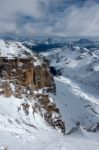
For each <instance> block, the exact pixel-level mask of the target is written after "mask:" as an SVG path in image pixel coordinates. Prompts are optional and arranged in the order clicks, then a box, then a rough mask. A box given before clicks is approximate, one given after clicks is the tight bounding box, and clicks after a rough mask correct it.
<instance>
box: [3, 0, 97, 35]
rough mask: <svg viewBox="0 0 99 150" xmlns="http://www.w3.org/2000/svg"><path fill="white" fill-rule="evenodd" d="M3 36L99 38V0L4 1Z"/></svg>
mask: <svg viewBox="0 0 99 150" xmlns="http://www.w3.org/2000/svg"><path fill="white" fill-rule="evenodd" d="M0 34H5V35H6V34H16V35H25V36H36V35H37V36H38V35H40V36H65V37H67V36H71V37H72V36H99V0H0Z"/></svg>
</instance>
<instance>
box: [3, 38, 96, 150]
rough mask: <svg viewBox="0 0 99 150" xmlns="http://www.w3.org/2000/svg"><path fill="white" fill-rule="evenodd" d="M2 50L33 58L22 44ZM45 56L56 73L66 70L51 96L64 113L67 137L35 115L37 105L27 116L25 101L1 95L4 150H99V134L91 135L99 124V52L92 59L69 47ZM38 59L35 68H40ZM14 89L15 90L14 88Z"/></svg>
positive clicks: (8, 45) (9, 43) (85, 50)
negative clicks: (24, 108)
mask: <svg viewBox="0 0 99 150" xmlns="http://www.w3.org/2000/svg"><path fill="white" fill-rule="evenodd" d="M17 46H18V47H17ZM0 49H1V54H0V55H1V56H3V57H6V56H7V57H9V58H13V57H16V56H17V57H26V55H25V54H24V51H26V52H28V53H29V54H31V52H30V50H28V49H26V48H25V47H23V46H22V45H20V43H19V42H18V43H17V42H11V41H10V42H8V43H6V42H4V41H2V40H0ZM43 55H45V56H47V57H49V59H50V60H51V65H52V66H54V67H55V68H56V69H62V72H61V76H57V77H55V78H54V79H55V83H56V95H53V94H49V96H50V101H51V102H52V103H53V101H55V103H56V105H57V106H58V108H59V109H60V112H61V115H62V118H63V120H64V121H65V124H66V135H62V133H60V132H59V131H58V130H55V129H53V128H51V127H50V126H48V124H47V123H46V122H45V121H44V119H43V118H42V117H41V116H40V114H39V113H34V114H33V110H32V104H33V101H31V100H28V104H29V105H30V107H29V115H26V114H25V112H24V110H23V107H22V104H23V103H25V102H26V100H25V99H24V98H22V99H17V98H15V97H13V96H12V97H10V98H6V97H4V96H2V95H0V150H1V149H2V150H4V148H5V147H8V150H28V149H29V150H43V149H45V150H51V149H54V150H99V131H97V132H95V133H92V132H87V129H89V128H91V129H94V128H95V127H96V125H97V123H99V88H98V78H99V75H98V72H99V60H98V59H99V57H98V56H99V52H98V51H97V50H96V51H95V52H93V55H91V54H90V52H89V50H87V49H85V48H84V49H83V51H81V49H80V47H74V50H71V49H70V48H68V47H65V48H64V49H56V50H55V49H54V50H53V51H49V52H46V53H45V54H43ZM34 58H35V63H34V65H35V66H37V65H40V63H41V62H40V61H39V60H38V59H37V58H36V57H34ZM20 65H21V64H20ZM93 83H94V84H93ZM11 88H12V90H13V91H14V90H15V87H14V85H13V84H11ZM42 90H43V89H40V90H39V91H34V93H37V92H38V93H42ZM54 116H56V114H53V117H54ZM78 122H80V125H79V126H77V123H78ZM72 129H74V130H72ZM71 131H72V132H71ZM70 133H71V134H70Z"/></svg>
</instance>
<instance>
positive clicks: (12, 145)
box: [0, 96, 99, 150]
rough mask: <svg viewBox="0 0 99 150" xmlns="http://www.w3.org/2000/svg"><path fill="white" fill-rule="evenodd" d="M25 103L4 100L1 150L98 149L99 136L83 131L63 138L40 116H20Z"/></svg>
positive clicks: (1, 100)
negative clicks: (6, 149)
mask: <svg viewBox="0 0 99 150" xmlns="http://www.w3.org/2000/svg"><path fill="white" fill-rule="evenodd" d="M23 101H24V100H19V99H15V98H14V97H11V98H4V97H2V96H1V97H0V150H4V148H8V150H14V149H15V150H22V149H24V150H28V149H30V150H43V149H46V150H51V149H54V150H93V149H94V150H98V148H99V142H98V139H99V135H98V133H93V134H91V133H87V132H86V131H84V130H83V129H82V128H80V129H79V130H78V131H76V133H74V134H73V133H72V134H71V135H65V136H63V135H62V134H61V133H59V132H57V131H55V130H53V129H52V128H50V127H48V126H47V125H45V123H44V122H43V120H42V119H41V118H40V117H39V116H35V117H34V118H33V117H32V116H31V115H29V116H28V117H26V116H25V115H24V112H23V110H21V112H20V113H19V112H18V111H17V107H19V106H20V104H21V103H22V102H23ZM30 112H31V110H30ZM34 125H36V128H35V126H34ZM33 126H34V127H33Z"/></svg>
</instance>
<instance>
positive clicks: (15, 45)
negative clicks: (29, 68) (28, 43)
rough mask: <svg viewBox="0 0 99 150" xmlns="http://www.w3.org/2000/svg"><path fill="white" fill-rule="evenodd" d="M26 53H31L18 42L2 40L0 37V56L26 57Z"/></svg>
mask: <svg viewBox="0 0 99 150" xmlns="http://www.w3.org/2000/svg"><path fill="white" fill-rule="evenodd" d="M27 53H28V54H29V55H32V54H33V53H32V52H31V51H30V50H29V49H27V48H26V47H24V46H23V45H22V44H21V43H20V42H14V41H3V40H1V39H0V56H1V57H8V58H10V59H11V58H13V57H24V58H27Z"/></svg>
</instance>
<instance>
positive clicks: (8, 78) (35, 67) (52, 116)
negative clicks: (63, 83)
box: [0, 55, 65, 133]
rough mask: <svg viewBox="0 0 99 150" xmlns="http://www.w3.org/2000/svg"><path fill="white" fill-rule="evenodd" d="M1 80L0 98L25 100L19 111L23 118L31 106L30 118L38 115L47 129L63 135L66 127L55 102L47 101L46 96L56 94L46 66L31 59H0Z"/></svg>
mask: <svg viewBox="0 0 99 150" xmlns="http://www.w3.org/2000/svg"><path fill="white" fill-rule="evenodd" d="M0 78H1V81H0V89H1V90H0V94H3V95H4V96H5V97H10V96H15V97H16V98H19V99H21V98H24V99H25V100H26V101H24V103H23V104H22V106H21V107H22V108H23V110H24V112H25V114H26V115H28V113H29V107H30V104H29V103H31V105H32V108H33V114H35V113H39V114H40V115H41V116H42V117H43V118H44V119H45V121H46V122H47V124H48V125H50V126H52V127H53V128H58V129H60V130H61V131H62V132H63V133H65V124H64V122H63V121H62V117H61V115H60V111H59V109H58V108H57V107H56V105H55V103H54V100H53V102H51V101H50V97H49V94H48V92H53V93H54V94H55V91H56V89H55V83H54V79H53V76H52V74H51V72H50V67H49V62H47V61H44V60H43V59H42V58H40V57H39V56H34V55H33V56H28V57H27V58H19V57H13V58H7V57H0ZM22 108H20V109H22ZM20 109H18V111H20Z"/></svg>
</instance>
